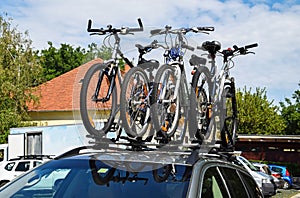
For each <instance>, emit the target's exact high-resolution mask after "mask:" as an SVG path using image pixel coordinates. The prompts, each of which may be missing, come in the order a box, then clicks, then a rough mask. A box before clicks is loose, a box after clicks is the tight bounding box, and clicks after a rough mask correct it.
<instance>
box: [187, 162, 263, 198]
mask: <svg viewBox="0 0 300 198" xmlns="http://www.w3.org/2000/svg"><path fill="white" fill-rule="evenodd" d="M194 173H196V174H197V173H199V175H198V178H197V179H198V180H199V181H198V182H195V181H193V184H195V183H198V190H197V191H198V192H197V196H196V193H193V190H192V192H191V196H189V197H224V198H227V197H233V198H234V197H236V198H240V197H258V198H260V197H263V196H262V194H261V192H260V190H259V187H258V186H257V184H256V183H255V181H254V180H253V178H252V177H251V175H249V174H248V173H247V172H246V171H244V172H240V169H237V167H235V166H231V165H230V166H229V165H228V164H222V163H208V164H205V165H204V166H203V167H202V168H200V170H199V171H197V170H196V171H194ZM193 179H195V176H194V177H193ZM197 179H195V180H197ZM193 184H192V185H191V186H192V188H193Z"/></svg>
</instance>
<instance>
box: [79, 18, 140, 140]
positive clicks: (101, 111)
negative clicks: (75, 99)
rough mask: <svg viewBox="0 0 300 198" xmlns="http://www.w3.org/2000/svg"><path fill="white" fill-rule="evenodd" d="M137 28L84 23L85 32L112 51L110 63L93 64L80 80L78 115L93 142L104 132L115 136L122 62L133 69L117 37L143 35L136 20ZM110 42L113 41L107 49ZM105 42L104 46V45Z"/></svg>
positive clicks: (117, 127)
mask: <svg viewBox="0 0 300 198" xmlns="http://www.w3.org/2000/svg"><path fill="white" fill-rule="evenodd" d="M138 24H139V27H138V28H129V27H121V28H113V27H112V25H108V26H107V28H106V29H104V28H100V29H94V28H92V21H91V20H89V21H88V28H87V31H88V32H91V35H107V36H106V37H105V38H104V40H103V44H104V46H107V47H110V48H112V54H111V59H109V60H106V61H104V63H102V64H99V63H97V64H95V65H93V66H92V67H91V68H89V70H88V71H87V72H86V74H85V76H84V79H83V80H82V87H81V91H80V114H81V118H82V121H83V124H84V127H85V128H86V130H87V132H88V133H89V134H90V135H92V136H93V137H94V138H97V137H103V136H104V135H105V134H106V133H107V132H109V131H110V132H115V131H117V130H118V129H119V123H118V122H119V118H118V117H117V113H118V111H119V105H118V104H117V103H118V95H117V87H120V85H119V84H117V82H118V83H122V81H123V78H122V76H121V71H120V66H122V61H120V60H123V61H125V63H126V64H127V65H129V66H130V67H134V65H133V64H132V62H130V61H129V60H128V59H127V58H126V57H125V56H124V54H123V53H122V51H121V49H120V37H119V35H129V34H133V33H134V32H140V31H143V24H142V21H141V19H138ZM111 40H114V41H113V42H114V43H113V45H111V43H110V42H112V41H111ZM106 41H107V43H108V45H107V44H106Z"/></svg>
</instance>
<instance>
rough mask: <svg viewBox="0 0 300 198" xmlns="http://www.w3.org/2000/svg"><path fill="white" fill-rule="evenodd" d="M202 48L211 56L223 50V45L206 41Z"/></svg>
mask: <svg viewBox="0 0 300 198" xmlns="http://www.w3.org/2000/svg"><path fill="white" fill-rule="evenodd" d="M202 48H203V49H204V50H206V51H208V52H209V53H210V54H216V53H217V51H218V50H220V49H221V43H220V42H219V41H205V42H204V43H202Z"/></svg>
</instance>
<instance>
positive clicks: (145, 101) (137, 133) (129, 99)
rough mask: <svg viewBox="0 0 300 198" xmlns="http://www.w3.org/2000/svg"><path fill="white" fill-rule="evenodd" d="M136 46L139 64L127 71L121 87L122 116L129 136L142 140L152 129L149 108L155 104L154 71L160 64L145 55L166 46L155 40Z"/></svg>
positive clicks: (123, 124)
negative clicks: (153, 96)
mask: <svg viewBox="0 0 300 198" xmlns="http://www.w3.org/2000/svg"><path fill="white" fill-rule="evenodd" d="M136 47H137V48H138V50H139V54H140V55H139V58H138V64H137V66H136V67H134V68H131V69H130V70H129V71H128V72H127V73H126V75H125V77H124V80H123V83H122V87H121V97H120V118H121V120H122V126H123V128H124V131H125V132H126V134H127V135H128V137H130V138H135V139H136V140H142V136H143V135H144V134H145V133H146V132H147V131H152V127H151V124H150V120H151V119H150V109H149V108H150V106H151V104H153V100H152V95H151V94H152V90H153V86H154V83H153V80H154V75H153V72H154V71H155V70H156V69H157V68H158V66H159V62H158V61H157V60H153V59H150V60H146V59H144V58H143V55H144V54H147V53H149V52H151V51H152V50H153V49H157V48H159V47H162V48H164V46H163V45H161V44H159V43H158V41H157V40H154V41H153V42H152V43H151V44H150V45H147V46H142V45H140V44H136ZM150 134H152V132H150ZM146 141H149V139H147V140H146Z"/></svg>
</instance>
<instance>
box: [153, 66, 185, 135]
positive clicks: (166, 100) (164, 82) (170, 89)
mask: <svg viewBox="0 0 300 198" xmlns="http://www.w3.org/2000/svg"><path fill="white" fill-rule="evenodd" d="M177 80H178V79H177V77H176V75H175V69H174V67H172V66H170V65H162V66H161V67H160V68H159V69H158V71H157V73H156V76H155V80H154V82H155V83H154V84H155V86H154V87H153V94H152V95H153V97H154V99H153V100H154V101H156V102H155V103H154V104H153V105H152V106H151V111H152V120H153V124H154V127H155V131H156V133H157V135H158V136H162V137H163V138H168V139H169V138H171V137H172V136H173V135H174V133H175V131H176V128H177V126H178V121H179V118H180V94H177V97H176V98H175V96H174V94H175V91H176V89H179V88H176V87H175V86H176V82H177Z"/></svg>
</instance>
